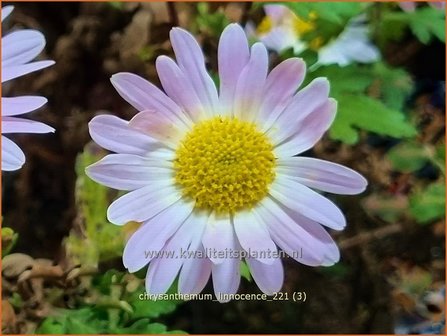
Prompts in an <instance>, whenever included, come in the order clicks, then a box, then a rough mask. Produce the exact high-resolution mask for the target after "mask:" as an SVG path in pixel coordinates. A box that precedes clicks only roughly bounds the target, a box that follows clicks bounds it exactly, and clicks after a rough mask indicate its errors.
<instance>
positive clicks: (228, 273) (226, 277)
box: [211, 258, 241, 303]
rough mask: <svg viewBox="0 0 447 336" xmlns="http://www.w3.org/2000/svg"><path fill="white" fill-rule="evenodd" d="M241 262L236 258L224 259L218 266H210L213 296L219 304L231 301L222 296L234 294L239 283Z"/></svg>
mask: <svg viewBox="0 0 447 336" xmlns="http://www.w3.org/2000/svg"><path fill="white" fill-rule="evenodd" d="M240 267H241V261H240V260H239V259H238V258H226V259H225V260H224V261H223V262H222V263H220V264H213V265H212V270H211V272H212V275H213V288H214V294H215V295H216V298H217V300H218V301H219V302H221V303H224V302H228V301H230V300H231V298H228V297H222V294H235V293H236V292H237V290H238V288H239V284H240V282H241V270H240Z"/></svg>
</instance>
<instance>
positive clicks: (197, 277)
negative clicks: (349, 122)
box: [87, 24, 367, 301]
mask: <svg viewBox="0 0 447 336" xmlns="http://www.w3.org/2000/svg"><path fill="white" fill-rule="evenodd" d="M170 38H171V43H172V46H173V49H174V52H175V56H176V61H174V60H173V59H171V58H169V57H166V56H160V57H158V58H157V61H156V67H157V72H158V75H159V78H160V81H161V84H162V86H163V88H164V91H165V92H166V93H165V92H163V91H161V90H160V89H158V88H157V87H156V86H155V85H153V84H151V83H150V82H148V81H146V80H145V79H143V78H141V77H139V76H137V75H134V74H131V73H118V74H115V75H113V76H112V78H111V81H112V84H113V85H114V87H115V88H116V90H117V91H118V93H119V94H120V95H121V96H122V97H123V98H124V99H125V100H127V101H128V102H129V103H130V104H131V105H132V106H134V107H135V108H136V109H137V110H138V111H140V112H139V113H138V114H136V115H135V117H134V118H133V119H132V120H130V121H125V120H123V119H120V118H118V117H115V116H111V115H99V116H96V117H95V118H93V119H92V121H91V122H90V124H89V129H90V135H91V136H92V138H93V140H94V141H95V142H96V143H97V144H99V145H100V146H102V147H104V148H105V149H108V150H110V151H112V152H115V153H116V154H110V155H107V156H106V157H104V158H103V159H102V160H100V161H99V162H97V163H95V164H93V165H92V166H90V167H88V168H87V174H88V176H90V177H91V178H92V179H93V180H95V181H97V182H99V183H101V184H103V185H106V186H108V187H111V188H114V189H118V190H125V191H128V193H126V194H125V195H124V196H121V197H120V198H118V199H117V200H115V201H114V202H113V203H112V204H111V205H110V207H109V208H108V210H107V217H108V219H109V221H110V222H112V223H114V224H117V225H123V224H126V223H128V222H130V221H136V222H140V223H142V225H141V226H140V227H139V228H138V229H137V230H136V232H135V233H134V234H133V235H132V236H131V237H130V239H129V240H128V242H127V244H126V247H125V249H124V253H123V262H124V266H125V267H126V268H127V269H128V270H129V271H130V272H135V271H137V270H139V269H141V268H143V267H145V266H146V265H147V264H148V263H149V267H148V273H147V277H146V289H147V291H148V292H150V293H154V294H157V293H164V292H166V291H167V290H168V289H169V287H170V286H171V284H172V283H173V282H174V280H175V278H176V277H177V275H179V280H178V291H179V292H180V293H183V294H193V293H199V292H201V291H202V289H203V288H204V286H205V285H206V283H207V281H208V279H209V277H210V275H212V279H213V286H214V291H215V293H216V295H217V297H218V299H219V300H220V301H228V298H225V297H223V296H222V295H223V294H234V293H235V292H236V291H237V290H238V287H239V282H240V263H241V259H242V257H244V258H245V261H246V262H247V264H248V267H249V268H250V272H251V274H252V275H253V278H254V280H255V281H256V283H257V285H258V286H259V288H260V289H261V290H262V291H263V292H264V293H267V294H269V295H271V294H273V293H274V292H277V291H279V290H280V289H281V287H282V284H283V279H284V270H283V266H282V262H281V259H280V258H278V253H277V246H278V247H280V248H281V249H282V250H283V251H284V252H286V253H287V254H289V255H290V256H291V257H292V258H294V259H295V260H297V261H298V262H301V263H303V264H306V265H309V266H321V265H322V266H329V265H333V264H334V263H336V262H337V261H338V260H339V257H340V252H339V250H338V248H337V245H336V244H335V242H334V241H333V240H332V238H331V236H330V235H329V234H328V232H327V231H326V230H325V229H324V228H323V226H322V225H324V226H326V227H329V228H332V229H335V230H342V229H343V228H344V226H345V225H346V219H345V217H344V215H343V213H342V212H341V211H340V209H338V208H337V206H336V205H335V204H334V203H332V202H331V201H330V200H329V199H327V198H326V197H324V196H323V195H321V194H319V193H318V192H316V191H314V190H312V189H317V190H321V191H324V192H330V193H337V194H348V195H352V194H358V193H361V192H362V191H363V190H365V188H366V185H367V181H366V180H365V179H364V178H363V177H362V176H361V175H360V174H358V173H357V172H355V171H353V170H351V169H349V168H346V167H344V166H341V165H339V164H335V163H331V162H328V161H324V160H319V159H314V158H307V157H297V156H295V155H296V154H300V153H302V152H304V151H306V150H308V149H310V148H312V147H313V146H314V145H315V144H316V143H317V142H318V140H319V139H320V138H321V137H322V136H323V134H324V133H325V132H326V130H327V129H328V128H329V126H330V125H331V123H332V122H333V120H334V118H335V114H336V109H337V103H336V101H335V100H334V99H332V98H330V97H329V91H330V88H329V82H328V81H327V79H326V78H317V79H315V80H313V81H312V82H311V83H310V84H309V85H307V86H306V87H305V88H302V89H300V90H298V88H299V87H300V86H301V84H302V83H303V80H304V77H305V74H306V66H305V64H304V62H303V61H302V60H301V59H299V58H289V59H287V60H285V61H284V62H282V63H280V64H279V65H278V66H276V67H275V68H274V69H273V70H272V71H270V72H268V53H267V50H266V48H265V46H264V45H263V44H262V43H255V44H254V45H253V46H252V47H251V48H250V47H249V45H248V41H247V38H246V35H245V33H244V31H243V29H242V28H241V27H240V26H239V25H237V24H231V25H229V26H228V27H226V28H225V30H224V31H223V33H222V35H221V37H220V41H219V46H218V70H219V79H220V88H219V92H218V90H217V88H216V86H215V84H214V82H213V80H212V78H211V77H210V75H209V74H208V73H207V71H206V68H205V59H204V55H203V53H202V50H201V48H200V46H199V44H198V43H197V41H196V40H195V38H194V37H193V36H192V35H191V34H190V33H188V32H187V31H185V30H183V29H179V28H174V29H173V30H172V31H171V34H170ZM301 251H302V253H301ZM242 252H245V253H246V254H245V255H242V254H243V253H242Z"/></svg>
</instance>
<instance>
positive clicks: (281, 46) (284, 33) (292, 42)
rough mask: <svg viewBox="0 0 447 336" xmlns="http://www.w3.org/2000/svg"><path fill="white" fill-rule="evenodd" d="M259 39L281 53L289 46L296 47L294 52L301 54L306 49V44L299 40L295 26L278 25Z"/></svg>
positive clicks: (269, 47)
mask: <svg viewBox="0 0 447 336" xmlns="http://www.w3.org/2000/svg"><path fill="white" fill-rule="evenodd" d="M259 40H260V41H261V42H262V43H263V44H264V45H265V46H266V47H267V48H268V49H269V50H273V51H276V53H281V52H282V51H283V50H286V49H288V48H294V53H295V54H299V53H300V52H301V51H303V50H304V48H305V44H304V43H303V42H301V41H299V40H298V37H297V36H296V34H295V32H294V31H293V27H288V26H276V27H273V28H272V29H271V30H270V31H269V32H268V33H267V34H265V35H262V36H260V38H259Z"/></svg>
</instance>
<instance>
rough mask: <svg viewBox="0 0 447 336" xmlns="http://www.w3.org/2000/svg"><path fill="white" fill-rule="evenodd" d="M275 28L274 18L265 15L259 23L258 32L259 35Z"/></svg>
mask: <svg viewBox="0 0 447 336" xmlns="http://www.w3.org/2000/svg"><path fill="white" fill-rule="evenodd" d="M272 28H273V22H272V19H270V18H269V17H268V16H266V17H264V18H263V19H262V21H261V23H259V25H258V27H257V28H256V33H257V34H258V35H262V34H267V33H268V32H270V30H272Z"/></svg>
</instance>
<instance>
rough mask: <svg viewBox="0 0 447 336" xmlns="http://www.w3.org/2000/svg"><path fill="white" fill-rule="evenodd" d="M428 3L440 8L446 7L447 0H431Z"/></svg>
mask: <svg viewBox="0 0 447 336" xmlns="http://www.w3.org/2000/svg"><path fill="white" fill-rule="evenodd" d="M428 4H429V5H430V6H432V7H433V8H436V9H439V10H443V9H445V1H429V2H428Z"/></svg>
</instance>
